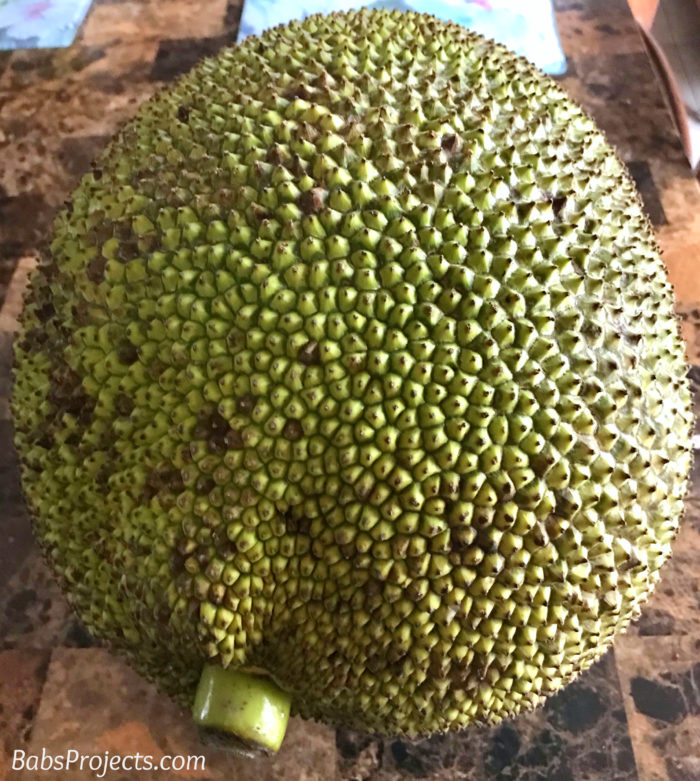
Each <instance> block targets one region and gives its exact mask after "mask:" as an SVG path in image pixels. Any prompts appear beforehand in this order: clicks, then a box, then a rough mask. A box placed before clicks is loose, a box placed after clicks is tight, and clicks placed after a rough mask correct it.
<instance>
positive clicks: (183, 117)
mask: <svg viewBox="0 0 700 781" xmlns="http://www.w3.org/2000/svg"><path fill="white" fill-rule="evenodd" d="M177 118H178V119H179V120H180V122H188V121H189V118H190V110H189V108H187V106H178V107H177Z"/></svg>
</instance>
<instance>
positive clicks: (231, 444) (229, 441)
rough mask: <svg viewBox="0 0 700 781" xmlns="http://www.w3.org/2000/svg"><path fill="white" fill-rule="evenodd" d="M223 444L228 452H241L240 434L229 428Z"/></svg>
mask: <svg viewBox="0 0 700 781" xmlns="http://www.w3.org/2000/svg"><path fill="white" fill-rule="evenodd" d="M224 444H225V445H226V447H227V449H228V450H242V449H243V437H242V436H241V432H240V431H237V430H236V429H234V428H230V429H229V430H228V431H227V432H226V434H225V436H224Z"/></svg>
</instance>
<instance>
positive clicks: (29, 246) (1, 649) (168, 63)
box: [0, 0, 700, 781]
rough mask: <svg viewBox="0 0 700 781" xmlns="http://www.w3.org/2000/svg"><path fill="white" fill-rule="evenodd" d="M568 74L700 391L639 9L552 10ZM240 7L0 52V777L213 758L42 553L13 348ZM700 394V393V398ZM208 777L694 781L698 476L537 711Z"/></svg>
mask: <svg viewBox="0 0 700 781" xmlns="http://www.w3.org/2000/svg"><path fill="white" fill-rule="evenodd" d="M555 5H556V17H557V25H558V28H559V31H560V35H561V39H562V43H563V46H564V49H565V51H566V54H567V58H568V63H569V67H568V70H567V73H566V74H565V76H564V77H562V79H561V81H562V83H563V85H564V86H565V88H566V89H567V90H568V91H569V93H570V94H571V95H572V97H574V98H575V99H576V100H577V101H579V102H580V103H581V104H582V105H583V106H584V107H585V108H586V109H587V110H588V111H589V112H590V113H591V114H592V115H593V116H594V117H595V119H596V120H597V121H598V123H599V124H600V126H601V127H602V128H603V129H604V130H605V132H606V133H607V135H608V138H609V139H610V140H611V142H612V143H614V144H615V145H616V147H617V148H618V150H619V152H620V155H621V156H622V158H623V159H624V160H625V162H626V163H627V165H628V166H629V169H630V172H631V173H632V175H633V176H634V178H635V180H636V181H637V184H638V186H639V189H640V191H641V193H642V196H643V198H644V200H645V203H646V206H647V210H648V212H649V215H650V218H651V220H652V222H653V223H654V225H655V227H656V230H657V235H658V239H659V242H660V244H661V246H662V248H663V250H664V257H665V259H666V262H667V265H668V268H669V274H670V276H671V278H672V281H673V282H674V284H675V286H676V291H677V294H678V313H679V315H680V317H681V319H682V322H683V329H684V335H685V337H686V343H687V347H688V356H689V358H690V361H691V363H692V364H694V367H693V368H692V369H691V379H692V382H693V385H694V387H695V388H696V389H697V390H698V391H700V273H698V267H699V266H700V188H699V187H698V182H697V180H695V179H694V178H693V177H692V175H691V173H690V171H689V169H688V166H687V164H686V162H685V160H684V158H683V154H682V151H681V146H680V142H679V141H678V138H677V135H676V133H675V130H674V128H673V126H672V124H671V120H670V116H669V114H668V112H667V110H666V107H665V104H664V101H663V98H662V95H661V92H660V89H659V86H658V83H657V81H656V79H655V77H654V75H653V73H652V71H651V68H650V65H649V60H648V58H647V55H646V53H645V51H644V47H643V44H642V41H641V38H640V37H639V35H638V33H637V30H636V28H635V26H634V22H633V20H632V17H631V15H630V13H629V11H628V9H627V6H626V4H625V3H624V0H556V2H555ZM238 17H239V7H238V3H237V2H235V1H234V2H228V3H227V2H226V0H199V2H196V3H193V2H191V1H190V0H142V1H141V2H135V1H133V0H132V1H130V0H126V1H124V0H102V2H95V3H94V5H93V7H92V10H91V11H90V13H89V15H88V17H87V19H86V21H85V23H84V25H83V28H82V31H81V33H80V35H79V37H78V39H77V41H76V42H75V43H74V44H73V45H72V46H71V47H70V48H67V49H61V50H45V51H16V52H12V53H0V160H1V161H2V164H1V165H0V532H1V537H0V539H1V540H2V544H1V545H0V781H4V780H5V779H18V781H19V780H20V779H21V781H28V779H34V778H39V777H40V778H44V779H47V781H48V780H49V779H53V778H56V779H58V778H70V779H76V781H83V779H85V781H87V779H91V778H94V775H93V774H92V773H91V771H88V770H84V771H74V770H71V771H70V772H69V773H54V774H51V773H41V774H38V773H34V772H32V771H29V772H27V771H25V772H24V773H17V772H13V771H12V770H11V767H10V763H11V757H12V752H13V751H14V750H15V749H17V748H20V749H23V750H25V751H27V752H28V753H41V749H42V748H46V750H47V751H49V752H53V753H61V752H65V751H66V750H67V749H68V748H75V749H77V750H80V751H84V752H86V753H99V752H101V751H105V750H109V751H112V752H116V753H129V752H134V751H137V750H138V751H141V752H142V753H150V754H153V755H154V756H156V757H158V756H161V755H163V754H165V753H170V754H173V753H185V754H187V753H192V754H199V753H201V752H202V748H201V745H200V744H199V742H198V740H197V736H196V734H195V733H194V730H193V728H192V726H191V725H190V723H189V719H188V717H187V715H186V714H183V713H182V712H180V711H179V710H178V709H177V707H175V706H174V705H173V704H172V703H171V702H170V701H168V700H167V699H166V698H164V697H162V696H161V695H159V694H158V693H157V692H156V691H155V690H154V689H153V687H151V686H150V685H149V684H147V683H146V682H145V681H143V680H142V679H140V678H139V677H138V676H137V675H136V674H135V673H134V672H132V671H131V670H130V669H129V668H128V667H126V666H125V665H124V664H123V663H122V662H121V661H119V660H117V659H115V658H114V657H112V656H110V655H109V654H107V653H106V652H105V651H103V650H101V649H99V648H96V647H94V644H93V641H92V640H91V638H90V637H88V635H87V634H86V633H85V631H84V630H83V628H82V627H81V626H80V624H79V623H78V621H77V620H76V619H75V618H74V617H73V616H72V615H71V613H70V611H69V609H68V607H67V605H66V603H65V601H64V599H63V597H62V596H61V594H60V592H59V590H58V588H57V587H56V586H55V584H54V583H53V581H52V579H51V577H50V576H49V574H48V572H47V570H46V567H45V566H44V564H43V561H42V559H41V556H40V555H39V552H38V549H37V547H36V545H35V544H34V542H33V540H32V537H31V533H30V529H29V524H28V519H27V516H26V513H25V510H24V507H23V505H22V500H21V495H20V490H19V483H18V478H17V469H16V461H15V457H14V454H13V451H12V447H11V423H10V420H9V409H8V405H7V399H8V396H9V392H10V350H11V343H12V334H13V331H14V329H15V323H16V316H17V313H18V311H19V308H20V306H21V296H22V290H23V288H24V284H25V281H26V277H27V274H28V272H29V270H30V269H31V267H32V265H33V263H34V257H35V255H36V252H37V248H38V247H39V245H40V243H41V242H42V240H43V239H44V238H45V236H46V234H47V229H48V226H49V224H50V220H51V218H52V215H53V213H54V212H55V210H56V208H57V207H58V206H59V205H60V204H61V203H62V202H63V200H64V199H65V198H66V196H67V195H68V193H69V192H70V190H71V188H72V187H73V185H74V184H75V182H76V181H77V179H78V177H79V176H80V175H81V174H82V173H83V172H84V171H85V170H86V169H87V167H88V166H89V163H90V161H91V159H92V158H93V157H94V156H95V154H96V153H97V152H98V151H99V150H100V149H101V148H102V146H103V145H104V143H105V142H106V140H107V139H108V138H109V137H110V136H111V134H112V133H113V132H114V131H115V129H116V128H117V127H118V126H119V125H120V124H121V123H122V122H124V121H125V120H126V119H127V118H128V117H130V116H131V115H132V114H133V112H134V110H135V107H136V106H137V105H138V104H139V103H140V102H141V101H143V100H144V99H145V98H147V97H148V96H149V95H150V94H152V93H153V92H154V91H155V90H156V89H158V88H159V87H161V86H162V85H163V84H165V83H167V82H168V81H170V80H172V79H174V78H175V77H177V76H178V75H179V74H180V73H182V72H184V71H186V70H188V69H189V68H190V67H191V66H192V65H193V64H194V63H195V62H196V61H197V60H198V59H200V58H201V57H203V56H205V55H208V54H212V53H214V52H216V51H217V50H218V49H219V48H221V47H222V46H224V45H226V44H228V43H230V42H232V41H233V40H234V39H235V32H236V28H237V24H238ZM696 399H700V392H699V393H697V394H696ZM204 751H205V754H206V759H207V762H206V769H205V770H204V771H201V772H194V773H192V772H191V773H180V774H172V773H162V774H161V775H157V774H154V773H150V774H147V773H143V772H141V773H136V772H133V771H132V772H126V771H122V772H120V773H117V774H116V775H112V776H108V777H113V778H118V779H119V781H130V780H131V779H136V778H139V779H143V778H153V779H156V781H160V779H161V778H163V779H165V778H175V777H177V778H189V779H192V780H193V781H199V780H200V779H212V781H213V780H215V779H236V781H247V780H248V779H250V780H251V781H253V779H259V781H267V779H270V780H272V779H289V781H302V779H303V780H304V781H317V780H318V781H321V779H332V778H336V779H339V780H342V781H351V780H357V781H359V780H360V779H366V780H367V781H400V780H401V779H414V778H420V779H429V780H430V781H438V780H441V779H462V780H464V781H509V780H510V781H516V780H517V781H698V780H699V779H700V466H699V465H698V464H697V463H696V467H695V475H694V479H693V488H692V490H691V493H690V496H689V498H688V511H687V516H686V519H685V523H684V526H683V529H682V531H681V534H680V535H679V537H678V540H677V541H676V543H675V550H674V557H673V559H672V560H671V562H670V563H669V564H668V565H667V566H666V569H665V572H664V576H663V579H662V581H661V584H660V586H659V588H658V589H657V591H656V593H655V594H654V596H653V597H652V599H651V601H650V602H649V604H648V606H647V607H646V609H645V611H644V613H643V614H642V616H641V618H640V619H639V620H638V621H637V622H636V623H635V624H634V625H633V626H632V628H631V629H630V630H629V632H628V633H627V634H626V635H625V636H623V637H621V638H619V639H618V641H617V642H616V645H615V649H614V651H612V652H610V653H608V654H607V655H606V656H605V657H604V658H603V659H602V660H601V661H600V662H599V663H598V664H596V665H595V666H594V667H593V668H591V670H589V671H588V672H587V673H586V674H585V675H583V676H582V677H581V678H580V679H579V680H578V681H577V682H576V683H574V684H573V685H571V686H569V687H568V688H567V689H566V690H565V691H563V692H562V693H561V694H559V695H558V696H557V697H555V698H554V699H552V700H551V701H550V702H549V703H548V704H547V705H546V706H545V707H544V708H542V709H540V710H539V711H537V712H536V713H533V714H529V715H527V716H523V717H520V718H518V719H516V720H513V721H510V722H507V723H505V724H502V725H500V726H498V727H494V728H489V729H474V730H469V731H467V732H465V733H462V734H458V735H451V736H445V737H437V738H433V739H430V740H426V741H419V742H410V741H404V740H383V739H379V738H372V737H370V736H366V735H362V734H358V733H354V732H349V731H347V730H342V729H340V730H331V729H329V728H327V727H323V726H319V725H316V724H312V723H307V722H301V721H294V722H293V724H292V725H291V727H290V730H289V733H288V736H287V739H286V741H285V744H284V748H283V749H282V751H281V752H280V754H279V755H278V756H277V757H276V758H275V759H273V760H268V761H264V762H260V761H254V762H251V761H248V760H240V759H233V758H231V757H230V756H227V755H223V754H221V753H220V752H218V751H216V750H213V749H204Z"/></svg>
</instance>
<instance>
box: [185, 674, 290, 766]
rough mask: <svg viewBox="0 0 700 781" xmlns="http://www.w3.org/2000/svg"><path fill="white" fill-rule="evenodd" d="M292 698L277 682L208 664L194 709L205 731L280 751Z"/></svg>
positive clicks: (194, 714)
mask: <svg viewBox="0 0 700 781" xmlns="http://www.w3.org/2000/svg"><path fill="white" fill-rule="evenodd" d="M290 705H291V698H290V697H289V695H288V694H287V693H286V692H284V691H282V689H280V687H279V686H277V684H276V683H274V681H272V680H271V679H270V678H266V677H265V676H263V675H256V674H253V673H249V672H245V671H243V670H232V669H229V670H224V668H223V667H219V666H218V665H213V664H207V665H204V669H203V670H202V677H201V678H200V679H199V686H198V687H197V691H196V693H195V697H194V705H193V706H192V718H193V719H194V721H195V722H196V723H197V724H199V725H200V726H202V727H205V728H207V729H214V730H220V731H221V732H227V733H231V734H232V735H235V736H236V737H238V738H240V739H242V740H244V741H245V742H246V743H248V744H250V745H252V746H255V747H258V746H260V747H262V748H263V749H267V750H269V751H278V750H279V747H280V746H281V745H282V740H283V739H284V733H285V732H286V730H287V722H288V721H289V708H290Z"/></svg>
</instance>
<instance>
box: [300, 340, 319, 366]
mask: <svg viewBox="0 0 700 781" xmlns="http://www.w3.org/2000/svg"><path fill="white" fill-rule="evenodd" d="M297 360H298V361H299V363H303V364H304V366H311V365H312V364H315V363H319V362H320V360H321V348H320V347H319V346H318V342H315V341H313V340H312V341H309V342H307V343H306V344H305V345H304V346H303V347H302V348H301V349H300V350H299V354H298V355H297Z"/></svg>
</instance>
